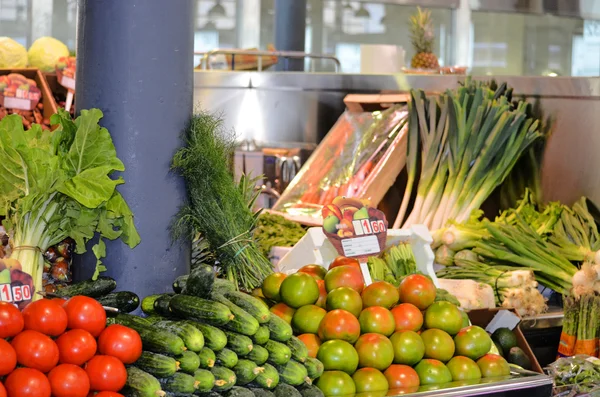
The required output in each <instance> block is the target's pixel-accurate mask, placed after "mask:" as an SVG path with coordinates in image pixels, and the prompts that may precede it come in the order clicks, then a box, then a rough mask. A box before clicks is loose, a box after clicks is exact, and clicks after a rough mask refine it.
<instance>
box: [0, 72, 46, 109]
mask: <svg viewBox="0 0 600 397" xmlns="http://www.w3.org/2000/svg"><path fill="white" fill-rule="evenodd" d="M10 73H19V74H22V75H23V76H25V77H27V78H28V79H32V80H34V81H35V82H36V84H37V86H38V88H39V89H40V91H41V92H42V99H41V102H42V103H43V104H44V112H43V116H44V120H50V116H52V115H53V114H54V113H56V102H55V101H54V95H52V91H50V87H49V86H48V82H47V81H46V78H45V77H44V75H43V74H42V72H40V70H39V69H34V68H27V69H0V76H4V75H7V74H10Z"/></svg>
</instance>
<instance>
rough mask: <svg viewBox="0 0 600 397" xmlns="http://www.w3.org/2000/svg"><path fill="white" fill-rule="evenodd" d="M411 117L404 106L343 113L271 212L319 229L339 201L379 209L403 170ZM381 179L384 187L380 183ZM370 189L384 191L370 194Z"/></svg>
mask: <svg viewBox="0 0 600 397" xmlns="http://www.w3.org/2000/svg"><path fill="white" fill-rule="evenodd" d="M407 115H408V114H407V110H406V106H394V107H392V108H390V109H387V110H385V111H377V112H373V113H351V112H348V111H346V112H344V114H342V115H341V116H340V118H339V119H338V121H337V122H336V123H335V125H334V126H333V128H332V129H331V130H330V131H329V133H328V134H327V136H326V137H325V138H324V139H323V141H322V142H321V144H320V145H319V146H318V147H317V149H316V150H315V151H314V153H313V154H312V156H311V157H310V158H309V159H308V161H307V162H306V163H305V164H304V166H303V167H302V169H301V170H300V172H299V173H298V174H297V175H296V177H295V178H294V179H293V180H292V182H291V183H290V185H289V186H288V188H287V189H286V190H285V192H284V193H283V194H282V196H281V198H280V199H279V200H278V201H277V203H276V204H275V206H274V207H273V209H274V210H275V211H279V212H283V213H287V214H288V215H291V216H303V217H307V216H308V217H312V218H313V219H314V220H315V223H317V224H318V223H319V222H320V217H321V207H322V206H323V205H325V204H328V203H330V202H331V201H332V200H333V199H334V198H335V197H337V196H346V197H361V198H367V199H370V200H371V202H372V204H373V205H377V203H378V200H380V199H381V197H383V195H384V194H385V193H386V191H387V189H388V188H389V186H391V184H392V183H393V181H394V180H395V178H396V176H397V175H398V173H399V172H400V171H401V169H402V168H403V167H404V162H405V151H406V150H405V148H406V140H405V139H404V138H405V137H406V121H407ZM392 153H394V156H392ZM400 153H401V154H400ZM386 167H387V168H391V169H388V171H389V175H387V176H386V175H385V172H383V173H382V172H381V171H382V170H384V169H385V168H386ZM380 173H381V174H382V175H383V176H382V177H383V178H385V179H386V182H385V183H379V182H381V181H378V180H377V176H378V175H380ZM372 187H376V188H378V189H379V190H380V191H379V192H377V193H376V194H372V192H370V191H369V189H370V188H372ZM373 197H375V198H376V199H375V200H373Z"/></svg>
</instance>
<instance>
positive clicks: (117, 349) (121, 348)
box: [98, 324, 142, 364]
mask: <svg viewBox="0 0 600 397" xmlns="http://www.w3.org/2000/svg"><path fill="white" fill-rule="evenodd" d="M98 351H99V352H100V354H106V355H109V356H113V357H116V358H118V359H119V360H121V361H122V362H123V364H133V363H134V362H136V361H137V359H138V358H140V356H141V355H142V338H140V334H138V333H137V332H136V331H135V330H133V329H131V328H128V327H125V326H123V325H119V324H114V325H111V326H110V327H108V328H106V329H105V330H104V331H102V333H101V334H100V337H99V338H98Z"/></svg>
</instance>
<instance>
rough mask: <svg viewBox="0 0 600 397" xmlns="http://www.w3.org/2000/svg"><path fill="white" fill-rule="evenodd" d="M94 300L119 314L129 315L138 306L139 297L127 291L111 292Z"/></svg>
mask: <svg viewBox="0 0 600 397" xmlns="http://www.w3.org/2000/svg"><path fill="white" fill-rule="evenodd" d="M96 300H97V301H98V302H100V304H101V305H102V306H108V307H114V308H115V309H119V311H120V312H121V313H131V312H132V311H134V310H135V309H137V308H138V307H139V306H140V297H139V296H137V295H136V294H134V293H133V292H129V291H119V292H111V293H110V294H108V295H104V296H103V297H100V298H96Z"/></svg>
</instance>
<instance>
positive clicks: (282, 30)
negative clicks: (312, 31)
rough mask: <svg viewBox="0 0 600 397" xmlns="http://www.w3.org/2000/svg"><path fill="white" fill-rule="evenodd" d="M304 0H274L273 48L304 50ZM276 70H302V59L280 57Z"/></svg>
mask: <svg viewBox="0 0 600 397" xmlns="http://www.w3.org/2000/svg"><path fill="white" fill-rule="evenodd" d="M305 36H306V0H275V48H276V49H277V50H279V51H301V52H304V41H305ZM277 70H287V71H302V70H304V59H287V60H286V59H281V60H280V61H279V63H278V64H277Z"/></svg>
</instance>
